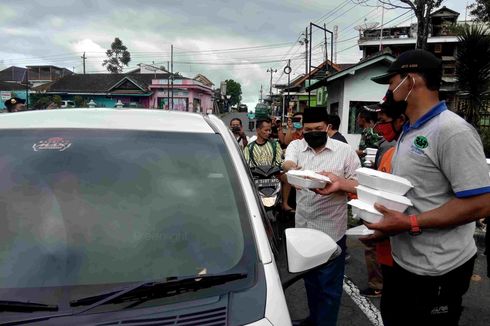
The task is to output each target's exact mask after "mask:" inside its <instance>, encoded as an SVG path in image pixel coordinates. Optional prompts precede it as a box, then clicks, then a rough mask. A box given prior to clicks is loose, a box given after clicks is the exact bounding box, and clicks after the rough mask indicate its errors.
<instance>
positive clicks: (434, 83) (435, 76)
mask: <svg viewBox="0 0 490 326" xmlns="http://www.w3.org/2000/svg"><path fill="white" fill-rule="evenodd" d="M413 73H414V74H417V75H419V76H420V77H422V79H423V80H424V82H425V86H426V87H427V88H428V89H429V90H431V91H438V90H439V89H440V88H441V80H442V72H441V71H436V70H434V71H416V72H413ZM407 75H408V73H404V74H400V77H401V78H405V77H406V76H407Z"/></svg>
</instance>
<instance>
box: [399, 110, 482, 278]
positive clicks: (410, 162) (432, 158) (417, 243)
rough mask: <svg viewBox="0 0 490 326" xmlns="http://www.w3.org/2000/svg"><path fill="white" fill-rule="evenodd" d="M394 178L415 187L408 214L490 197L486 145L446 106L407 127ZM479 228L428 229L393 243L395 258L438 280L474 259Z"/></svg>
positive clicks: (401, 236) (401, 235) (400, 144)
mask: <svg viewBox="0 0 490 326" xmlns="http://www.w3.org/2000/svg"><path fill="white" fill-rule="evenodd" d="M392 173H393V174H394V175H398V176H401V177H404V178H406V179H408V180H410V181H411V182H412V184H413V185H414V188H413V189H411V190H410V191H409V192H408V193H407V197H408V198H409V199H410V200H411V201H412V203H413V205H414V206H413V207H411V208H409V210H408V211H407V212H406V213H408V214H416V215H417V214H420V213H422V212H426V211H430V210H433V209H435V208H438V207H440V206H442V205H444V204H445V203H447V202H448V201H450V200H451V199H453V198H455V197H456V198H466V197H471V196H476V195H481V194H485V193H489V192H490V176H489V174H488V168H487V166H486V161H485V155H484V153H483V145H482V142H481V139H480V136H479V135H478V133H477V132H476V130H475V129H474V128H473V127H472V126H471V125H470V124H468V123H467V122H466V121H465V120H463V119H462V118H461V117H459V116H458V115H457V114H455V113H453V112H451V111H449V110H448V109H447V107H446V103H445V102H444V101H442V102H440V103H438V104H437V105H436V106H435V107H434V108H432V109H431V110H430V111H429V112H428V113H426V114H425V115H424V116H422V117H421V118H420V119H419V120H417V121H416V122H415V123H414V124H413V125H409V124H406V125H405V126H404V128H403V132H402V135H401V136H400V139H399V141H398V144H397V149H396V153H395V156H394V158H393V162H392ZM474 232H475V223H468V224H465V225H461V226H457V227H451V228H445V229H425V230H423V232H422V234H420V235H417V236H411V235H409V234H408V232H404V233H401V234H398V235H396V236H392V237H391V246H392V253H393V258H394V260H395V261H396V263H397V264H398V265H400V266H401V267H402V268H404V269H406V270H408V271H409V272H412V273H415V274H418V275H428V276H438V275H443V274H446V273H448V272H450V271H451V270H453V269H455V268H457V267H459V266H461V265H463V264H464V263H465V262H467V261H468V260H469V259H470V258H471V257H473V256H474V255H475V253H476V245H475V241H474V239H473V235H474Z"/></svg>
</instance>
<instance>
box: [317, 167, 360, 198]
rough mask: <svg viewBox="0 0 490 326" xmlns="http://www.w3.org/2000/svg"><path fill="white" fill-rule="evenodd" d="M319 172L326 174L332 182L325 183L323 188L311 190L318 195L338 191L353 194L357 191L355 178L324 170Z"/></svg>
mask: <svg viewBox="0 0 490 326" xmlns="http://www.w3.org/2000/svg"><path fill="white" fill-rule="evenodd" d="M319 174H321V175H324V176H327V177H328V178H329V179H330V181H331V182H332V183H327V185H326V186H325V188H323V189H315V190H313V191H314V192H316V193H317V194H319V195H323V196H326V195H330V194H332V193H334V192H339V191H343V192H348V193H354V194H355V193H356V192H357V190H356V187H357V186H358V185H359V183H358V182H357V180H353V179H345V178H344V177H340V176H338V175H335V174H333V173H331V172H325V171H323V172H319Z"/></svg>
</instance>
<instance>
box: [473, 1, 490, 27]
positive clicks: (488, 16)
mask: <svg viewBox="0 0 490 326" xmlns="http://www.w3.org/2000/svg"><path fill="white" fill-rule="evenodd" d="M469 8H470V9H471V11H470V14H471V15H473V16H475V17H476V20H478V21H480V22H486V23H490V0H476V2H475V3H473V4H472V5H471V6H470V7H469Z"/></svg>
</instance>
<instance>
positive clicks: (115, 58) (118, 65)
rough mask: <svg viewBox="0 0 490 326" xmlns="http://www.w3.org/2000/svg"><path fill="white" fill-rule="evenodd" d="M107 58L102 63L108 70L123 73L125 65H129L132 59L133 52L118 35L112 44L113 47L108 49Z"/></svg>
mask: <svg viewBox="0 0 490 326" xmlns="http://www.w3.org/2000/svg"><path fill="white" fill-rule="evenodd" d="M106 55H107V59H105V60H104V61H103V63H102V66H106V68H107V70H108V71H109V72H111V73H113V74H118V73H121V72H122V70H123V66H126V67H127V66H128V63H129V62H130V61H131V54H130V53H129V51H128V48H127V47H126V46H125V45H124V44H123V43H122V41H121V40H120V39H119V38H118V37H116V38H115V39H114V42H112V44H111V48H110V49H108V50H107V51H106Z"/></svg>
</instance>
